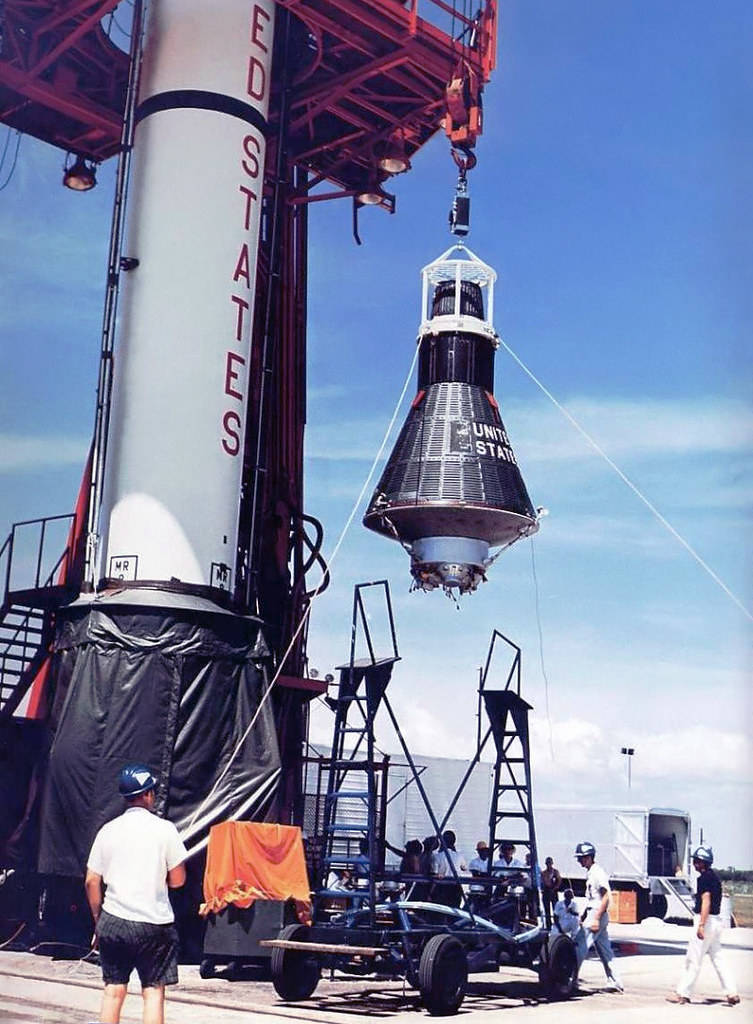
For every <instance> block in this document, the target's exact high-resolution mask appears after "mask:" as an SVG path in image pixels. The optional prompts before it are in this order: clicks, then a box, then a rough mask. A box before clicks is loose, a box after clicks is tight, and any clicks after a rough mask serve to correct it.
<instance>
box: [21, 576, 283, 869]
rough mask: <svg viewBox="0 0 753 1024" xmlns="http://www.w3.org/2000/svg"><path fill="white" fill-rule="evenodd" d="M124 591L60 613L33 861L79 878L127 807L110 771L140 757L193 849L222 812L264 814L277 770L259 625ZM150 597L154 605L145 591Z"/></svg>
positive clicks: (160, 804) (166, 811)
mask: <svg viewBox="0 0 753 1024" xmlns="http://www.w3.org/2000/svg"><path fill="white" fill-rule="evenodd" d="M144 596H145V595H144V592H143V591H142V592H140V595H139V594H137V593H136V592H134V591H130V592H129V591H124V592H121V593H120V594H118V595H113V596H108V597H105V598H101V599H99V600H94V601H87V602H84V601H81V602H76V604H74V605H71V606H70V607H69V608H67V609H64V610H63V611H62V612H61V613H59V617H58V630H57V637H56V642H55V654H54V662H55V664H54V670H55V676H56V681H55V703H54V706H53V712H52V726H53V731H54V740H53V743H52V748H51V751H50V757H49V765H48V770H47V777H46V783H45V792H44V799H43V805H42V815H41V837H40V851H39V870H40V872H42V873H43V874H53V875H69V876H81V875H82V873H83V871H84V868H85V865H86V858H87V855H88V853H89V849H90V847H91V843H92V841H93V838H94V835H95V834H96V832H97V830H98V829H99V828H100V826H101V825H102V824H104V822H106V821H109V820H110V819H111V818H113V817H115V816H116V815H118V814H120V813H121V812H122V810H123V808H124V805H123V801H122V799H121V798H120V796H119V795H118V792H117V775H118V772H119V770H120V769H121V768H122V766H123V765H124V764H126V763H127V762H129V761H140V762H143V763H144V764H147V765H148V766H149V767H150V768H151V769H152V771H153V772H154V773H155V774H156V775H157V776H158V777H159V780H160V782H159V788H158V790H157V804H156V810H157V813H159V814H160V815H164V816H165V817H167V818H169V819H170V820H171V821H173V822H175V824H176V826H177V827H178V830H179V831H180V832H181V834H182V835H183V839H184V842H185V843H186V846H187V847H188V849H189V853H190V852H191V851H192V850H193V849H195V848H197V846H200V845H203V843H204V842H205V840H206V836H207V834H208V830H209V826H210V825H211V824H213V823H214V822H217V821H222V820H225V819H227V818H231V817H232V818H245V819H255V820H265V819H268V818H270V817H273V816H274V811H275V806H274V805H275V795H276V785H277V781H278V777H279V774H280V757H279V752H278V747H277V738H276V734H275V727H274V720H273V713H272V706H271V701H266V702H265V703H264V705H263V707H262V708H261V712H260V713H259V715H258V718H257V720H256V722H255V723H254V726H253V728H252V729H251V731H250V732H249V735H248V736H247V737H246V738H245V739H244V740H243V742H242V745H241V748H240V750H239V751H238V753H237V755H236V756H235V758H234V759H233V760H232V763H231V766H230V768H229V770H228V772H227V774H226V775H225V776H224V778H223V779H222V782H221V783H220V785H219V787H218V788H217V791H216V792H215V793H214V794H213V795H212V796H211V798H210V799H209V801H208V802H207V804H206V805H204V806H203V807H202V808H201V810H200V813H199V815H198V816H197V817H196V821H195V822H193V823H191V822H192V818H193V817H194V814H195V812H196V810H197V808H199V807H200V805H202V803H203V801H204V800H205V798H206V797H208V795H209V793H210V791H211V790H212V787H213V786H214V784H215V783H216V781H217V779H218V778H219V777H220V775H221V774H222V772H223V770H224V769H225V767H226V766H227V764H228V762H229V761H230V759H231V756H232V754H233V752H234V751H235V750H236V747H237V745H238V743H239V742H240V741H241V738H242V737H243V734H244V732H245V731H246V729H247V727H248V725H249V723H250V722H251V720H252V718H253V716H254V715H255V713H256V712H257V710H258V708H259V703H260V700H261V697H262V694H263V693H264V690H265V685H266V682H265V681H266V674H265V671H264V667H265V663H266V661H267V658H268V652H267V648H266V645H265V643H264V639H263V636H262V633H261V628H260V623H259V622H258V621H257V620H254V619H250V618H247V617H243V616H239V615H233V614H231V613H228V612H224V611H222V610H221V609H219V608H218V607H217V606H216V605H214V604H212V603H211V602H209V601H206V600H204V599H202V598H195V597H183V596H179V595H175V594H169V595H168V594H164V595H162V594H160V593H158V592H150V593H149V595H148V598H147V599H148V600H149V602H150V604H149V605H148V606H147V605H146V604H145V603H141V604H138V603H137V602H138V600H139V597H140V599H141V601H142V602H144ZM155 602H159V603H155Z"/></svg>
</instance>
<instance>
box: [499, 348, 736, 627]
mask: <svg viewBox="0 0 753 1024" xmlns="http://www.w3.org/2000/svg"><path fill="white" fill-rule="evenodd" d="M499 343H500V345H501V346H502V348H504V349H505V351H506V352H507V353H508V355H510V356H512V358H513V359H514V360H515V362H516V363H517V364H518V366H519V367H520V368H521V370H522V371H523V372H524V373H525V374H526V376H528V377H530V379H531V380H532V381H533V382H534V384H535V385H536V386H537V387H538V388H539V389H540V390H541V391H543V393H544V394H545V395H546V397H547V398H548V399H549V401H550V402H552V404H553V405H555V406H556V408H557V409H559V411H560V412H561V413H562V415H563V416H564V417H565V419H567V420H569V421H570V423H572V425H573V426H574V427H575V429H576V430H577V431H578V433H579V434H580V435H581V436H582V437H583V438H584V439H585V440H586V441H587V442H588V444H589V445H590V446H591V447H592V448H593V449H594V451H595V452H596V453H597V454H598V455H601V457H602V458H603V459H604V461H605V462H606V463H607V464H608V465H609V466H611V468H612V469H613V470H614V472H615V473H616V474H617V476H618V477H619V478H620V479H621V480H622V482H623V483H624V484H626V485H627V486H628V487H629V488H630V490H631V491H632V492H633V493H634V494H635V495H636V497H637V498H639V499H640V500H641V501H642V502H643V504H644V505H645V506H646V508H647V509H648V510H649V511H650V512H651V513H652V514H653V515H654V516H655V517H656V518H657V519H658V520H659V522H660V523H661V524H662V526H663V527H664V528H665V529H666V530H668V531H669V533H671V534H672V536H673V537H674V538H675V540H676V541H677V542H678V543H679V544H681V545H682V546H683V547H684V548H685V550H686V551H687V552H688V553H689V554H690V555H691V556H692V558H694V559H695V561H696V562H697V563H698V564H699V565H700V566H701V568H702V569H703V570H704V571H705V572H706V573H708V575H709V576H710V577H711V579H712V580H713V581H714V582H715V583H716V584H717V585H718V586H719V587H721V589H722V590H723V591H724V593H725V594H726V595H727V597H729V598H730V599H731V600H732V601H734V603H735V604H736V605H737V607H738V608H739V609H740V610H741V611H742V612H743V613H744V614H745V615H746V616H747V617H748V618H749V619H750V620H751V622H753V612H751V611H750V609H749V608H747V607H746V606H745V605H744V604H743V602H742V601H741V600H740V598H739V597H738V596H737V595H736V594H735V593H733V592H732V590H730V588H729V587H728V586H727V584H726V583H725V582H724V580H723V579H722V578H721V577H720V576H719V575H718V574H717V573H716V572H714V570H713V569H712V568H711V566H710V565H709V564H708V562H706V561H704V559H703V558H702V557H701V556H700V555H699V554H698V552H697V551H696V550H695V549H694V548H693V547H692V546H691V545H690V544H689V543H688V541H686V540H685V538H684V537H683V536H681V534H680V533H678V531H677V530H676V529H675V528H674V526H672V524H671V523H670V522H669V520H667V519H666V518H665V517H664V516H663V515H662V514H661V512H660V511H659V510H658V508H657V507H656V506H655V505H654V504H653V503H652V502H651V501H650V500H649V499H648V498H647V497H646V495H645V494H644V493H643V492H642V491H641V490H639V488H638V487H637V486H636V485H635V484H634V483H633V481H632V480H631V479H630V478H629V477H628V476H627V475H626V474H625V473H623V471H622V470H621V469H620V467H619V466H618V465H617V463H616V462H614V460H613V459H610V457H609V456H608V455H607V453H606V452H605V451H604V449H603V448H602V447H601V446H600V445H599V444H598V442H596V441H595V440H594V439H593V438H592V437H591V435H590V434H589V433H588V431H586V430H585V428H584V427H582V426H581V425H580V423H578V421H577V420H576V419H575V417H574V416H573V415H572V413H571V412H569V411H568V410H567V409H566V408H565V406H564V405H562V403H561V402H558V401H557V399H556V398H555V397H554V395H553V394H552V392H551V391H550V390H549V389H548V388H547V387H546V386H545V385H544V384H543V383H542V382H541V381H540V380H539V379H538V377H537V376H536V375H535V374H534V373H533V371H532V370H530V369H529V368H528V367H527V366H526V364H525V363H524V362H523V360H522V359H521V358H520V357H519V356H518V355H517V354H516V353H515V352H513V350H512V349H511V348H510V346H509V345H508V344H507V342H506V341H505V340H504V339H503V338H501V337H500V338H499Z"/></svg>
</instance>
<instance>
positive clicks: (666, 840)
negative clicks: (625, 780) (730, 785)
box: [534, 804, 693, 921]
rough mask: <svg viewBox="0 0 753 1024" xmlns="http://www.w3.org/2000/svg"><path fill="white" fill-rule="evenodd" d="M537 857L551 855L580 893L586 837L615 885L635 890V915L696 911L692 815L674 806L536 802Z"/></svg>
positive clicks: (689, 915) (678, 915) (681, 914)
mask: <svg viewBox="0 0 753 1024" xmlns="http://www.w3.org/2000/svg"><path fill="white" fill-rule="evenodd" d="M534 814H535V819H536V843H537V847H538V853H539V860H540V862H541V863H543V862H544V860H545V858H546V857H552V858H553V860H554V864H555V866H556V867H557V868H558V870H559V871H560V873H561V874H562V877H563V879H565V880H566V881H567V880H569V881H570V882H571V883H572V888H573V889H574V890H575V891H576V893H577V892H578V891H580V892H582V891H583V888H584V884H585V877H586V872H585V869H584V868H582V867H581V866H580V864H578V862H577V860H576V859H575V857H574V855H573V851H574V849H575V845H576V843H578V842H579V841H581V840H588V841H589V842H591V843H593V844H594V846H595V847H596V859H597V863H599V864H600V865H601V866H602V867H603V868H604V870H605V871H606V872H607V874H608V875H609V878H610V881H611V884H612V886H613V888H614V889H615V890H617V891H622V892H625V891H627V892H631V891H632V892H634V893H635V894H636V919H637V920H638V921H641V920H643V918H645V917H659V918H664V917H671V918H673V919H680V920H687V919H689V918H692V916H693V893H692V891H691V889H690V886H689V884H688V878H689V871H690V814H689V813H688V812H687V811H682V810H678V809H677V808H674V807H624V806H600V807H592V806H585V805H576V804H571V805H568V804H539V805H538V806H536V807H534Z"/></svg>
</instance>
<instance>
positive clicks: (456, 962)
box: [418, 935, 468, 1017]
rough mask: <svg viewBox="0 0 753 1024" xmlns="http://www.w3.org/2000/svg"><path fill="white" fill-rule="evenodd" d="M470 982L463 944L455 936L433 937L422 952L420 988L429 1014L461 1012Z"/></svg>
mask: <svg viewBox="0 0 753 1024" xmlns="http://www.w3.org/2000/svg"><path fill="white" fill-rule="evenodd" d="M467 983H468V961H467V960H466V956H465V949H464V948H463V944H462V942H458V940H457V939H455V938H453V936H452V935H432V937H431V938H430V939H429V941H428V942H427V943H426V945H425V946H424V948H423V950H422V952H421V960H420V961H419V964H418V987H419V989H420V991H421V999H422V1000H423V1004H424V1006H425V1007H426V1009H427V1010H428V1011H429V1013H431V1014H433V1015H434V1016H438V1017H446V1016H448V1015H449V1014H451V1013H457V1012H458V1009H459V1007H460V1004H461V1003H462V1002H463V997H464V996H465V986H466V984H467Z"/></svg>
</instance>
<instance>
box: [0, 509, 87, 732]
mask: <svg viewBox="0 0 753 1024" xmlns="http://www.w3.org/2000/svg"><path fill="white" fill-rule="evenodd" d="M75 535H76V515H75V513H68V514H66V515H58V516H46V517H44V518H43V519H28V520H25V521H23V522H18V523H14V524H13V525H12V527H11V531H10V533H9V534H8V536H7V538H6V539H5V542H4V543H3V545H2V547H0V580H2V588H3V589H2V599H1V600H0V718H7V717H10V716H11V715H13V714H15V713H16V712H17V711H18V709H19V707H20V706H21V704H22V702H23V700H24V698H25V697H26V695H27V694H28V692H29V690H30V688H31V687H32V685H33V682H34V679H35V678H36V677H37V674H38V673H39V671H40V670H41V668H42V666H43V664H44V662H45V661H46V659H47V657H48V656H49V646H50V642H51V640H52V635H53V631H54V613H55V609H56V608H58V607H59V606H60V605H61V604H63V603H64V602H65V601H68V600H71V599H72V598H73V597H75V596H76V593H77V592H78V582H77V581H76V577H77V575H78V574H77V573H76V571H75V566H74V564H73V563H74V558H75V551H74V542H73V538H74V537H75ZM61 547H62V550H61Z"/></svg>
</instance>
